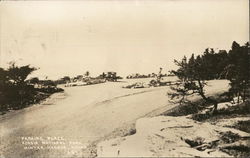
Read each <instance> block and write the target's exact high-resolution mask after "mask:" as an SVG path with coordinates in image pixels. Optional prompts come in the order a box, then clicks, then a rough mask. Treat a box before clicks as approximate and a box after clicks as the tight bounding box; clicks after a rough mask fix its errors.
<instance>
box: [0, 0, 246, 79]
mask: <svg viewBox="0 0 250 158" xmlns="http://www.w3.org/2000/svg"><path fill="white" fill-rule="evenodd" d="M248 3H249V2H248V0H219V1H217V0H202V1H200V0H165V1H163V0H155V1H153V0H142V1H136V0H126V1H125V0H103V1H101V0H94V1H89V0H85V1H80V0H78V1H0V67H7V66H8V62H10V61H15V62H16V63H17V65H25V64H30V65H31V66H34V67H37V68H39V70H37V71H35V72H34V73H33V74H32V76H38V77H40V78H43V77H45V76H48V77H49V78H51V79H56V78H60V77H62V76H65V75H70V76H74V75H77V74H84V73H85V72H86V71H89V72H90V75H92V76H96V75H99V74H101V73H102V72H106V71H116V72H118V75H121V76H125V75H128V74H132V73H141V74H148V73H152V72H154V73H157V72H158V71H159V68H160V67H162V68H163V72H165V73H167V72H168V71H169V70H171V69H176V66H175V65H174V63H173V61H174V59H177V60H180V59H181V58H182V57H183V56H184V55H186V56H190V55H191V54H192V53H194V54H196V55H197V54H201V53H202V52H203V51H204V50H205V49H206V48H208V47H210V48H214V49H215V50H219V49H225V50H229V49H230V47H231V44H232V42H233V41H237V42H238V43H240V44H244V43H246V42H247V41H249V4H248Z"/></svg>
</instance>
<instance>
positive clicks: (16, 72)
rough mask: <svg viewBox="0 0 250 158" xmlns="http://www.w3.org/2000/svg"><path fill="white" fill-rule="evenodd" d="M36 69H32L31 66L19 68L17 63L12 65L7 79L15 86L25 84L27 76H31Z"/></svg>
mask: <svg viewBox="0 0 250 158" xmlns="http://www.w3.org/2000/svg"><path fill="white" fill-rule="evenodd" d="M35 70H36V68H34V67H30V65H26V66H21V67H17V66H16V65H15V63H12V64H11V66H10V67H9V68H8V70H7V78H8V80H9V81H10V82H12V83H13V84H15V85H20V84H23V83H24V81H25V80H26V78H27V76H28V75H30V74H31V73H32V72H33V71H35Z"/></svg>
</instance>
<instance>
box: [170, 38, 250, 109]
mask: <svg viewBox="0 0 250 158" xmlns="http://www.w3.org/2000/svg"><path fill="white" fill-rule="evenodd" d="M175 64H176V65H177V66H178V67H179V68H178V69H177V70H176V71H172V73H173V74H175V75H176V76H177V77H178V78H179V79H180V82H179V83H177V84H176V85H175V86H172V87H171V89H172V90H173V92H171V93H169V95H170V96H171V100H172V101H175V102H179V103H183V102H185V101H187V96H188V95H193V94H198V95H199V96H201V97H202V99H203V100H204V101H205V102H206V103H208V104H213V105H214V112H216V111H217V105H218V100H216V99H214V98H212V97H208V96H207V95H206V94H205V90H204V87H205V85H206V81H207V80H212V79H228V80H229V81H230V85H231V88H230V90H229V92H228V94H227V95H228V99H232V98H233V97H235V96H237V97H238V98H240V97H241V98H242V99H243V101H244V102H245V101H246V100H247V98H249V97H250V90H249V87H250V46H249V43H246V44H245V45H244V46H240V45H239V44H238V43H236V42H233V44H232V48H231V50H230V51H229V52H226V51H225V50H220V51H219V52H218V53H215V51H214V50H213V49H206V50H205V52H204V53H203V54H202V55H198V56H196V57H195V56H194V54H192V56H191V57H190V58H189V59H187V57H185V56H184V58H183V59H182V60H181V61H177V60H175Z"/></svg>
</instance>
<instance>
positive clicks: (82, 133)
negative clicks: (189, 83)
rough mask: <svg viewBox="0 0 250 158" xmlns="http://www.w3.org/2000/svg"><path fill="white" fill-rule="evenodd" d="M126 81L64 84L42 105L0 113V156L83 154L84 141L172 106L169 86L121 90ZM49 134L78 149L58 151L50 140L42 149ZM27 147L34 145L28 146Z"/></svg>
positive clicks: (89, 140) (100, 136) (92, 139)
mask: <svg viewBox="0 0 250 158" xmlns="http://www.w3.org/2000/svg"><path fill="white" fill-rule="evenodd" d="M124 84H126V83H123V82H116V83H104V84H97V85H90V86H81V87H69V88H65V92H64V93H59V94H54V95H53V96H51V98H50V99H48V101H45V102H44V103H42V104H40V105H35V106H32V107H29V108H26V109H23V110H20V111H15V112H11V113H8V114H6V115H3V116H1V117H0V125H1V132H0V137H1V146H0V151H1V157H6V158H7V157H8V158H9V157H17V156H18V157H68V156H72V155H74V156H79V155H78V154H79V151H81V147H84V146H85V145H86V144H89V143H90V142H92V141H95V140H98V139H100V138H102V137H103V136H105V135H107V134H109V133H111V132H112V131H114V130H115V129H117V128H120V127H122V126H125V125H127V124H131V123H134V122H135V120H136V119H138V118H140V117H142V116H145V115H146V114H147V113H150V112H152V111H154V110H156V109H159V108H162V107H166V105H168V104H169V103H168V97H167V96H166V93H167V89H168V87H161V88H144V89H124V88H121V87H122V86H123V85H124ZM35 137H38V138H35ZM48 137H49V138H48ZM50 137H60V138H55V139H54V140H53V141H52V142H60V140H62V139H63V140H62V142H63V143H65V142H66V144H69V143H70V144H71V146H72V144H73V145H74V143H75V144H78V145H79V144H80V145H79V146H80V147H79V148H77V147H76V146H75V148H72V149H70V150H68V149H67V150H66V149H55V148H53V145H54V144H52V145H51V144H49V145H47V146H46V147H48V146H49V147H51V148H48V149H47V148H46V149H45V148H42V149H40V148H38V147H39V144H40V143H41V140H43V141H44V140H48V139H50ZM27 139H28V141H27ZM30 139H33V140H30ZM34 139H35V140H34ZM37 142H38V144H32V143H37ZM22 143H24V144H22ZM49 143H51V141H50V142H49ZM27 146H28V147H32V146H33V147H34V146H35V147H36V148H35V149H27V148H26V149H24V147H27ZM37 146H38V147H37ZM54 146H56V145H54ZM57 146H58V144H57Z"/></svg>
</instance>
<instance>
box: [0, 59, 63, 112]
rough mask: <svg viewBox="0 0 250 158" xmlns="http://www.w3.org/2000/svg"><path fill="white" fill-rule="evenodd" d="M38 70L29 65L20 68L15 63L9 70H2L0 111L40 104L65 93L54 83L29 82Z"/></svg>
mask: <svg viewBox="0 0 250 158" xmlns="http://www.w3.org/2000/svg"><path fill="white" fill-rule="evenodd" d="M35 70H36V68H34V67H30V66H29V65H26V66H21V67H18V66H16V65H15V64H14V63H12V64H11V65H10V67H9V68H8V69H6V70H5V69H3V68H0V111H1V112H4V111H8V110H11V109H21V108H24V107H27V106H28V105H30V104H34V103H38V102H40V101H41V100H43V99H45V98H47V97H48V96H49V95H51V94H53V93H55V92H59V91H63V89H60V88H57V87H56V85H55V84H54V83H53V81H50V80H46V81H40V80H39V79H38V78H32V79H30V80H27V77H28V76H29V75H30V74H31V73H32V72H33V71H35Z"/></svg>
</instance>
